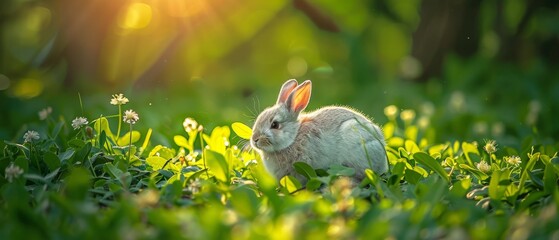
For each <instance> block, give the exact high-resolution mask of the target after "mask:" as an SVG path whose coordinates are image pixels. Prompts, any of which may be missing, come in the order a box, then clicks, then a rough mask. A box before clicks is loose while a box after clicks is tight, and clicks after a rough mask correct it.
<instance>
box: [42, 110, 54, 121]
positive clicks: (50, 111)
mask: <svg viewBox="0 0 559 240" xmlns="http://www.w3.org/2000/svg"><path fill="white" fill-rule="evenodd" d="M51 113H52V108H51V107H47V108H44V109H42V110H41V111H39V119H40V120H41V121H42V120H45V119H47V117H49V115H50V114H51Z"/></svg>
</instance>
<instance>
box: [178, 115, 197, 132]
mask: <svg viewBox="0 0 559 240" xmlns="http://www.w3.org/2000/svg"><path fill="white" fill-rule="evenodd" d="M182 126H183V127H184V131H186V132H187V133H190V132H192V131H196V130H198V129H197V128H198V122H196V120H194V119H192V118H185V119H184V122H182Z"/></svg>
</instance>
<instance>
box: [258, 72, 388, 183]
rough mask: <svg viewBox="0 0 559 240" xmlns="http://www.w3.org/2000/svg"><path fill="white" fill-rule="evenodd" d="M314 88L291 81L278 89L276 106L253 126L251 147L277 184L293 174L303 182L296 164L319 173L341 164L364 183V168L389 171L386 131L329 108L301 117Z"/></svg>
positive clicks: (342, 110)
mask: <svg viewBox="0 0 559 240" xmlns="http://www.w3.org/2000/svg"><path fill="white" fill-rule="evenodd" d="M311 86H312V83H311V81H310V80H306V81H305V82H303V83H301V84H300V85H299V84H298V83H297V81H296V80H294V79H291V80H288V81H287V82H285V83H284V84H283V86H282V88H281V90H280V93H279V96H278V100H277V102H276V105H274V106H272V107H269V108H267V109H265V110H264V111H263V112H262V113H261V114H260V115H259V116H258V118H257V119H256V122H255V124H254V126H253V134H252V137H251V140H250V142H251V145H252V147H253V148H254V149H256V150H257V151H258V152H259V153H260V155H261V157H262V160H263V163H264V166H265V167H266V169H267V170H268V172H270V173H271V174H272V175H273V176H274V177H275V178H276V179H278V180H279V179H281V178H282V177H284V176H286V175H292V176H294V177H296V178H297V179H298V180H299V181H301V182H303V183H304V182H306V179H305V178H304V177H303V176H301V175H299V174H298V173H297V172H296V171H295V169H294V167H293V163H295V162H297V161H300V162H305V163H307V164H309V165H310V166H311V167H313V168H315V169H328V168H329V167H330V166H332V165H343V166H346V167H351V168H354V169H355V173H356V174H355V176H354V178H355V179H357V180H361V179H363V177H364V170H365V169H366V168H370V169H372V170H373V171H374V172H375V173H376V174H382V173H384V172H386V171H387V170H388V163H387V159H386V152H385V149H384V145H385V142H384V136H383V133H382V130H381V129H380V128H379V126H377V125H376V124H374V123H372V122H371V120H369V119H368V118H367V117H365V116H364V115H363V114H360V113H358V112H356V111H354V110H352V109H349V108H346V107H338V106H328V107H323V108H320V109H318V110H316V111H313V112H309V113H302V112H301V111H302V110H304V109H305V108H306V106H307V104H308V102H309V100H310V95H311Z"/></svg>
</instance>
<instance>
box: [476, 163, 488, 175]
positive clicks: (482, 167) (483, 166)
mask: <svg viewBox="0 0 559 240" xmlns="http://www.w3.org/2000/svg"><path fill="white" fill-rule="evenodd" d="M476 167H477V169H479V170H480V171H482V172H484V173H488V172H489V171H490V170H491V166H489V164H487V162H486V161H485V160H483V161H481V162H479V163H477V164H476Z"/></svg>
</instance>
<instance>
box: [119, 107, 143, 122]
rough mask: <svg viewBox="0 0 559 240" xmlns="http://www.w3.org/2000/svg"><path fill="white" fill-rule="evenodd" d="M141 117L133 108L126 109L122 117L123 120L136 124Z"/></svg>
mask: <svg viewBox="0 0 559 240" xmlns="http://www.w3.org/2000/svg"><path fill="white" fill-rule="evenodd" d="M139 119H140V117H139V116H138V114H137V113H136V112H134V110H132V109H129V110H126V111H124V116H123V117H122V121H124V122H126V123H130V124H135V123H136V122H137V121H138V120H139Z"/></svg>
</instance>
